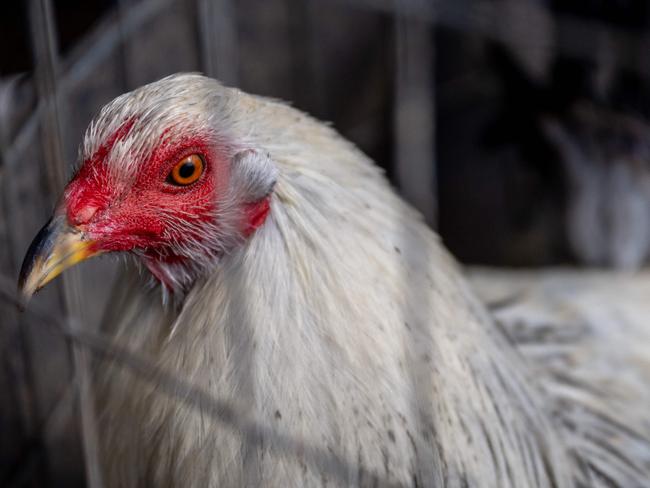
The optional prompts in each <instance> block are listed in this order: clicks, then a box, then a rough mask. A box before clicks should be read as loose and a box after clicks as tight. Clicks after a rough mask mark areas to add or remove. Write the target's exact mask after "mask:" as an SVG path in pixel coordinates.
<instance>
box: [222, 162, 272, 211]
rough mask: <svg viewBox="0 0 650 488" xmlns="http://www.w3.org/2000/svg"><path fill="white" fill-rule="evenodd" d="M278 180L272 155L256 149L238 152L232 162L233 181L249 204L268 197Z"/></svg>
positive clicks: (234, 186)
mask: <svg viewBox="0 0 650 488" xmlns="http://www.w3.org/2000/svg"><path fill="white" fill-rule="evenodd" d="M277 179H278V168H277V166H276V165H275V163H274V162H273V160H272V159H271V157H270V155H269V154H267V153H263V152H260V151H256V150H254V149H247V150H245V151H241V152H238V153H237V154H235V155H234V156H233V158H232V162H231V181H232V185H233V188H234V189H235V190H236V192H237V193H238V194H239V195H243V198H244V201H245V202H247V203H251V202H257V201H259V200H261V199H263V198H264V197H267V196H268V195H269V194H270V193H271V192H272V191H273V187H274V186H275V182H276V181H277Z"/></svg>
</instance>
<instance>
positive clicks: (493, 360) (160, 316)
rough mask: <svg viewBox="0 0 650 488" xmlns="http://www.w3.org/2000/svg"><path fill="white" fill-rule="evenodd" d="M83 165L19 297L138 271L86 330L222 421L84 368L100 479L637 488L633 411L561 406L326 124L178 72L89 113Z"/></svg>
mask: <svg viewBox="0 0 650 488" xmlns="http://www.w3.org/2000/svg"><path fill="white" fill-rule="evenodd" d="M81 159H82V160H81V166H80V169H79V171H78V172H77V174H76V176H75V177H74V178H73V179H72V181H71V182H70V183H69V184H68V186H67V188H66V190H65V192H64V194H63V196H62V198H61V200H60V202H59V203H58V205H57V207H56V210H55V212H54V217H53V219H52V220H51V221H50V222H49V223H48V224H47V225H46V226H45V227H44V229H43V231H41V233H39V235H38V236H37V238H36V239H35V241H34V243H33V244H32V246H31V248H30V250H29V251H28V253H27V257H26V259H25V262H24V264H23V269H22V271H21V279H20V285H21V288H22V290H23V293H24V294H25V296H30V295H31V294H33V293H34V292H35V291H36V290H37V289H39V288H40V287H42V286H44V285H45V284H46V283H47V282H48V281H49V280H51V279H52V278H54V277H55V276H56V275H57V274H59V273H60V272H61V271H62V270H63V269H65V268H66V267H68V266H71V265H73V264H75V263H77V262H79V261H81V260H83V259H86V258H87V257H90V256H92V255H95V254H99V253H108V252H111V253H129V254H130V255H133V256H135V261H136V262H138V263H141V264H142V265H143V266H144V268H146V269H147V270H148V271H149V272H145V273H144V275H141V274H138V273H137V272H134V271H133V270H131V271H128V272H127V273H126V274H125V275H124V276H123V278H122V279H121V280H120V281H119V283H118V285H117V289H116V293H115V296H114V297H113V299H112V301H111V306H110V312H109V314H108V317H107V320H106V330H107V332H108V333H110V334H111V335H112V337H113V340H114V341H115V342H116V343H117V344H121V345H122V346H124V347H127V348H128V349H130V350H131V351H133V352H135V353H137V354H139V355H141V356H143V357H146V358H149V359H150V360H151V361H152V362H153V363H155V364H156V365H157V366H158V367H160V368H161V369H162V370H165V371H169V372H172V373H173V374H174V375H175V376H176V377H178V378H180V379H182V380H183V381H185V382H188V383H190V384H192V385H194V386H196V387H198V388H200V389H201V390H202V391H203V392H205V393H206V394H207V395H210V396H211V397H213V398H215V399H218V400H219V401H220V402H222V404H225V405H228V407H229V411H230V412H232V417H233V419H232V422H224V421H223V419H220V418H215V416H213V415H210V412H209V410H208V409H205V408H202V407H199V408H192V407H191V406H189V405H188V403H187V402H184V401H183V399H182V398H178V397H175V396H170V395H168V394H167V392H165V391H161V389H160V388H159V387H158V385H157V384H156V383H155V382H147V381H144V380H143V379H142V378H139V377H136V376H134V375H132V374H131V373H130V372H129V371H128V370H125V369H122V368H121V366H120V364H119V363H117V362H113V363H108V364H105V363H104V364H101V365H100V367H99V368H98V370H97V372H96V380H97V382H96V390H97V391H96V395H97V415H98V429H99V438H100V441H101V450H100V452H101V459H102V463H103V475H104V477H105V481H106V485H107V486H110V487H134V486H157V487H166V486H169V487H207V486H213V487H217V486H219V487H228V486H232V487H240V486H275V487H289V486H296V487H306V486H328V485H329V486H419V487H424V486H427V487H467V486H480V487H495V488H505V487H515V488H522V487H533V486H535V487H578V486H620V487H640V486H644V485H645V486H648V480H650V441H649V439H650V425H649V422H648V419H650V406H649V405H643V404H635V403H634V402H633V401H630V403H629V405H628V408H629V412H622V411H618V410H614V409H611V408H610V409H607V408H601V407H603V406H605V407H606V406H607V405H609V404H608V403H607V402H599V401H598V397H597V396H593V395H592V396H591V397H590V398H593V403H589V402H582V401H580V402H578V401H574V399H572V398H571V397H569V396H567V395H563V394H562V392H561V391H559V390H558V389H557V387H556V382H555V381H554V379H553V377H552V375H551V374H550V373H548V372H547V371H545V370H544V369H542V368H540V367H538V363H536V362H531V361H529V360H528V359H527V358H526V357H525V356H523V355H522V354H521V352H520V351H519V350H518V349H517V346H516V345H515V344H514V343H513V342H512V341H511V340H510V339H509V337H508V336H507V335H506V333H505V332H504V331H503V330H502V329H501V328H500V327H499V326H497V325H495V323H494V322H493V321H492V320H491V318H490V317H489V316H488V314H487V313H486V311H485V309H484V308H483V306H482V305H481V304H480V303H479V302H478V301H477V300H476V299H475V298H474V296H473V294H472V292H471V291H470V290H469V289H468V286H467V285H466V283H465V281H464V280H463V278H462V277H461V275H460V273H459V270H458V269H457V266H456V264H455V263H454V262H453V260H452V259H451V258H450V257H449V255H448V254H447V252H446V251H445V250H444V249H443V247H442V246H441V245H440V243H439V241H438V238H437V237H436V236H435V235H434V233H433V232H432V231H431V230H429V229H428V228H427V227H426V226H425V225H424V223H423V222H422V221H421V219H420V217H419V216H418V215H417V213H416V212H415V211H414V210H412V209H411V208H410V207H409V206H408V205H407V204H405V203H404V202H403V201H402V200H401V199H400V198H399V197H398V196H397V195H396V194H395V192H394V191H393V190H392V189H391V188H390V187H389V185H388V184H387V182H386V180H385V178H384V177H383V176H382V174H381V173H380V171H379V170H378V169H377V168H376V167H375V166H374V165H373V163H372V161H370V160H369V159H368V158H367V157H366V156H364V155H363V154H362V153H361V152H360V151H359V150H357V149H356V148H355V147H354V146H353V145H352V144H350V143H349V142H347V141H346V140H344V139H343V138H341V137H340V136H339V135H338V134H337V133H336V132H335V131H334V130H333V129H331V128H330V127H328V126H326V125H324V124H321V123H319V122H317V121H316V120H314V119H312V118H310V117H309V116H307V115H305V114H302V113H300V112H299V111H298V110H295V109H293V108H291V107H289V106H287V105H285V104H283V103H280V102H277V101H273V100H268V99H264V98H260V97H255V96H251V95H247V94H245V93H242V92H241V91H239V90H235V89H232V88H226V87H223V86H222V85H220V84H219V83H218V82H216V81H214V80H212V79H209V78H206V77H203V76H200V75H197V74H179V75H174V76H170V77H168V78H165V79H163V80H160V81H158V82H156V83H152V84H150V85H147V86H144V87H141V88H139V89H137V90H134V91H133V92H131V93H127V94H125V95H123V96H121V97H118V98H117V99H115V100H114V101H113V102H111V103H110V104H108V105H107V106H106V107H104V109H103V110H102V111H101V113H100V114H99V116H98V117H97V118H96V120H95V121H93V123H92V124H91V125H90V128H89V129H88V131H87V133H86V136H85V140H84V144H83V151H82V157H81ZM152 281H153V282H154V283H155V286H153V287H152V286H150V284H151V282H152ZM161 291H162V294H163V295H164V296H165V297H166V299H165V300H164V303H163V300H161ZM591 340H602V341H606V340H607V337H606V336H605V337H592V338H591ZM573 347H574V351H573V353H575V354H577V355H580V354H583V353H585V351H584V350H583V349H581V347H583V346H581V345H580V344H576V345H573ZM585 347H588V345H587V346H585ZM645 350H646V351H648V352H649V353H650V344H648V345H645ZM625 367H626V368H630V370H632V369H634V368H637V370H638V369H639V368H638V365H635V364H629V365H625ZM619 373H620V375H621V376H624V375H626V374H627V371H626V369H625V368H623V369H621V371H620V372H619ZM641 373H642V374H646V375H647V374H648V371H647V370H646V371H641ZM646 377H647V376H646ZM574 386H575V388H577V389H578V390H580V391H584V392H585V393H586V394H587V395H588V394H589V392H590V384H589V383H588V381H585V382H584V384H580V385H574ZM612 391H615V389H612ZM635 393H638V394H637V395H636V396H635ZM630 398H631V399H633V398H638V399H639V400H641V399H643V398H647V392H643V391H640V392H631V397H630ZM576 409H582V410H584V412H583V414H582V413H580V412H579V413H578V414H576ZM603 433H606V435H604V434H603Z"/></svg>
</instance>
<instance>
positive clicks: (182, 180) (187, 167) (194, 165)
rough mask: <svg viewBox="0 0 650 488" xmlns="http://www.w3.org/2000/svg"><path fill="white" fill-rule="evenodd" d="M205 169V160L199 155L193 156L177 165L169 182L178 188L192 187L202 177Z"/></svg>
mask: <svg viewBox="0 0 650 488" xmlns="http://www.w3.org/2000/svg"><path fill="white" fill-rule="evenodd" d="M204 167H205V164H204V163H203V158H202V157H201V156H200V155H198V154H191V155H190V156H186V157H184V158H183V159H181V160H180V161H179V162H178V163H176V165H175V166H174V168H173V169H172V172H171V173H169V177H168V178H167V181H168V182H169V183H171V184H173V185H178V186H187V185H191V184H192V183H194V182H195V181H196V180H198V179H199V178H200V177H201V175H202V174H203V169H204Z"/></svg>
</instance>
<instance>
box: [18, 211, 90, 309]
mask: <svg viewBox="0 0 650 488" xmlns="http://www.w3.org/2000/svg"><path fill="white" fill-rule="evenodd" d="M97 254H99V251H97V250H96V242H95V241H93V240H90V239H87V238H86V236H85V235H84V233H83V232H82V231H81V230H80V229H78V228H76V227H72V226H70V225H69V224H68V223H67V219H66V218H65V216H57V217H54V218H52V219H51V220H50V221H49V222H48V223H47V224H45V226H44V227H43V228H42V229H41V230H40V232H39V233H38V234H37V235H36V237H35V238H34V240H33V241H32V243H31V245H30V246H29V249H28V250H27V254H26V255H25V259H24V260H23V265H22V267H21V269H20V277H19V278H18V289H19V291H20V293H21V295H22V298H23V301H24V302H25V303H26V302H27V301H28V300H29V299H30V298H31V297H32V295H33V294H34V293H36V292H37V291H38V290H40V289H41V288H43V287H44V286H45V285H46V284H48V283H49V282H50V281H52V280H53V279H54V278H56V277H57V276H59V275H60V274H61V273H62V272H63V271H64V270H66V269H67V268H69V267H71V266H74V265H75V264H77V263H80V262H81V261H84V260H86V259H88V258H90V257H92V256H95V255H97Z"/></svg>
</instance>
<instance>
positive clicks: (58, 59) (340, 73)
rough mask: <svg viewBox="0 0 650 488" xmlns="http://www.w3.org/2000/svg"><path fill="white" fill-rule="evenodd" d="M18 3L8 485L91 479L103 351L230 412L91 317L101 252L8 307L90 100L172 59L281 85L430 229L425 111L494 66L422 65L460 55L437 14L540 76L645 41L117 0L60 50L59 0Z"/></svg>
mask: <svg viewBox="0 0 650 488" xmlns="http://www.w3.org/2000/svg"><path fill="white" fill-rule="evenodd" d="M27 13H28V21H29V27H28V28H29V34H30V39H31V44H32V51H33V61H34V63H33V71H32V73H31V74H30V75H27V76H20V77H13V78H5V79H3V80H0V82H1V83H2V85H1V86H0V157H1V159H0V207H1V211H0V215H1V217H0V243H1V244H0V246H1V248H2V250H3V251H2V253H0V297H1V299H2V300H1V301H0V313H1V316H2V319H0V323H1V327H0V350H1V352H0V361H1V363H2V370H1V371H0V391H2V392H3V393H2V395H0V432H2V436H0V486H8V487H13V486H16V487H18V486H35V487H36V486H38V487H43V486H67V487H71V486H85V485H87V486H92V487H97V486H102V480H101V474H100V472H99V469H98V467H97V466H98V465H97V450H96V444H97V443H96V439H95V435H96V433H95V431H94V429H93V413H92V409H91V408H90V406H89V405H90V402H91V393H92V391H91V390H92V388H91V384H90V383H91V380H90V373H89V371H90V368H91V367H93V365H94V364H96V361H101V360H102V358H106V357H110V358H111V359H113V360H117V361H120V362H122V363H123V364H124V367H125V368H129V369H131V370H132V371H134V372H135V374H138V375H141V376H143V377H145V378H150V379H152V380H155V381H157V382H159V383H161V384H163V389H167V390H168V391H169V393H170V394H175V395H180V396H183V397H186V398H188V401H189V402H191V403H194V404H195V405H198V406H200V407H201V408H206V409H208V410H211V411H212V412H213V413H214V415H215V416H216V417H218V418H219V419H221V420H223V421H226V422H229V421H232V415H231V412H229V410H228V408H227V407H226V406H224V405H221V404H220V403H219V402H218V399H210V398H205V395H203V394H202V393H201V392H200V391H196V390H194V389H193V388H192V386H191V385H187V384H185V383H183V382H182V381H181V380H180V379H177V378H174V377H173V375H171V374H169V373H168V372H167V373H166V372H160V371H155V369H154V368H152V367H151V365H149V364H148V363H147V361H146V358H139V357H134V356H132V355H130V354H129V352H128V351H125V350H121V349H119V348H116V347H115V346H113V345H111V344H110V342H109V341H108V340H107V339H106V338H105V337H103V336H102V335H101V333H100V332H99V324H100V322H101V318H102V313H103V310H104V309H105V308H106V307H107V306H109V307H110V303H108V300H109V297H110V289H111V287H112V285H113V280H114V273H115V268H116V267H115V265H114V263H112V262H110V261H108V260H107V261H98V262H94V263H90V264H89V265H88V266H84V267H82V268H81V269H80V270H75V269H73V270H70V271H69V272H66V275H65V276H64V277H63V278H64V279H63V280H61V281H60V282H59V283H55V284H53V285H52V286H49V287H48V288H47V289H45V290H43V292H42V293H41V294H40V296H39V299H38V300H37V303H36V304H34V306H31V305H30V307H29V309H28V310H27V311H25V312H19V311H18V309H17V304H18V300H17V298H16V293H15V280H16V277H17V274H18V270H19V267H20V263H21V258H22V256H23V254H24V252H25V250H26V249H27V247H28V245H29V242H30V240H31V238H32V237H33V236H34V235H35V233H36V231H37V227H38V225H39V223H43V222H45V220H46V219H47V217H48V216H49V213H50V211H51V209H52V208H53V205H54V202H55V200H56V198H57V196H58V195H59V194H60V191H61V189H62V188H63V185H64V184H65V182H66V180H67V179H68V178H69V177H70V175H71V173H72V171H73V167H74V164H75V162H76V159H77V148H78V145H79V143H80V141H81V139H82V135H83V131H84V129H85V127H86V125H87V124H88V122H89V120H90V119H91V118H92V116H93V114H94V113H96V112H97V110H98V109H99V108H100V107H101V106H102V105H103V104H104V103H106V102H108V101H109V100H111V99H113V98H114V97H115V96H117V95H119V94H120V93H123V92H125V91H127V90H130V89H133V88H135V87H137V86H140V85H142V84H144V83H147V82H150V81H154V80H156V79H159V78H161V77H163V76H165V75H167V74H171V73H175V72H180V71H201V72H204V73H205V74H207V75H209V76H213V77H216V78H218V79H220V80H222V81H223V82H224V83H225V84H228V85H233V86H238V87H241V88H242V89H244V90H245V91H248V92H253V93H257V94H261V95H268V96H272V97H277V98H281V99H285V100H291V101H292V103H294V105H296V106H297V107H299V108H301V109H303V110H306V111H308V112H310V113H312V114H314V115H316V116H317V117H318V118H320V119H323V120H328V121H332V122H333V124H334V125H335V126H336V127H337V128H338V129H339V130H341V132H343V134H344V135H346V136H347V137H348V138H349V139H351V140H353V141H354V142H355V143H357V144H358V145H359V146H360V147H361V148H362V149H363V150H364V151H365V152H367V153H368V154H370V155H371V156H372V157H373V158H374V159H375V160H376V161H377V162H378V163H379V164H380V165H382V166H383V167H384V169H385V170H386V171H387V172H388V174H389V175H390V176H391V179H392V181H393V182H394V183H395V185H396V186H397V187H398V188H399V190H400V192H401V193H402V194H403V195H404V196H405V198H406V199H407V200H409V201H410V202H411V203H412V204H413V205H415V206H416V207H417V208H418V209H419V210H420V212H422V213H423V214H424V216H425V218H426V220H427V221H428V222H429V223H430V224H431V225H433V226H439V227H442V228H443V231H444V228H445V225H448V224H445V220H442V221H441V219H443V218H444V215H443V216H442V217H441V212H440V208H439V207H440V205H439V201H440V195H439V194H438V193H439V192H438V187H439V185H438V183H439V181H440V176H441V172H440V171H439V169H440V168H439V165H438V164H437V159H436V158H437V157H438V156H439V154H441V152H442V153H444V154H446V157H456V156H457V155H458V150H457V148H456V149H454V151H455V152H454V151H452V154H451V156H449V152H447V153H445V151H446V149H439V148H437V147H436V134H438V136H439V137H440V134H441V132H444V131H445V130H449V129H447V128H440V127H436V124H437V120H440V118H441V117H440V112H441V111H444V110H446V105H444V104H448V103H449V100H450V99H454V96H456V97H460V96H462V94H461V92H462V91H463V90H464V89H465V88H466V87H467V86H468V84H472V83H474V85H473V86H474V88H473V89H474V90H481V89H484V87H485V85H489V82H490V80H487V81H486V80H483V84H476V80H472V79H466V78H463V77H456V78H454V79H453V80H452V81H449V82H446V81H445V82H440V81H438V82H437V83H436V79H439V78H440V76H438V73H436V72H435V71H434V68H436V67H438V66H441V65H442V66H443V67H444V73H443V75H446V74H447V73H454V72H456V71H462V69H461V68H462V66H460V67H459V66H458V65H461V64H462V62H463V60H462V59H461V60H460V61H459V60H458V59H455V58H454V57H453V56H450V55H449V52H450V50H448V49H447V50H445V49H440V50H438V48H439V45H440V43H442V44H443V47H444V45H447V46H448V45H449V44H454V43H455V42H456V41H457V39H456V38H454V37H453V34H449V33H450V32H451V33H454V32H462V33H463V35H465V36H466V38H465V41H464V42H463V43H462V45H459V46H458V49H461V50H462V49H465V50H466V51H472V52H473V53H476V52H478V53H479V54H478V58H480V56H481V53H483V52H484V44H485V42H488V41H489V42H490V43H495V44H497V45H499V46H502V47H505V48H507V49H508V50H509V52H510V53H511V55H512V57H514V59H515V60H516V63H517V65H519V66H521V67H522V70H523V71H524V72H525V73H527V75H528V76H529V77H530V78H532V79H537V78H539V79H541V78H544V77H545V76H547V74H548V69H549V68H548V66H549V58H550V57H552V56H554V55H556V54H557V53H560V54H563V55H565V56H569V57H575V58H579V59H581V60H587V61H589V62H600V60H601V56H602V54H601V53H602V52H612V51H611V50H610V51H607V50H606V49H605V50H595V49H593V46H592V43H591V41H593V39H599V40H601V41H602V42H603V43H604V44H607V42H609V43H610V44H616V42H618V41H619V40H620V39H624V40H627V41H628V42H629V43H631V44H634V46H636V48H638V49H639V52H642V47H643V46H644V45H646V44H647V42H646V38H645V37H643V36H641V37H640V38H639V39H636V38H633V37H634V36H633V35H632V34H630V33H629V32H627V31H621V30H616V29H613V28H611V27H608V26H606V25H601V24H598V23H597V22H592V21H584V20H581V19H580V17H579V16H576V15H573V16H566V15H565V16H558V15H556V13H554V12H552V11H551V10H550V7H549V6H548V5H547V2H543V1H534V0H530V1H482V0H463V1H456V0H455V1H447V2H444V1H439V2H434V1H431V0H395V1H393V0H328V1H319V0H265V1H264V2H255V1H252V0H242V1H234V0H116V1H115V2H112V3H111V6H110V8H109V10H108V11H107V12H106V13H105V14H103V15H102V17H101V18H100V19H99V21H98V22H97V23H96V24H95V25H94V26H93V27H92V28H91V29H90V30H89V31H88V32H86V33H85V35H84V36H82V37H81V38H80V39H79V40H78V42H77V43H76V45H74V46H73V48H71V49H68V50H67V51H66V52H62V51H61V50H60V49H59V47H58V37H57V30H58V29H59V26H57V22H56V18H57V16H56V2H54V1H52V0H29V1H28V2H27ZM559 31H561V33H562V35H557V32H559ZM586 40H587V41H586ZM477 45H480V47H479V48H477V47H476V46H477ZM608 45H609V44H608ZM614 52H615V51H614ZM465 59H474V60H476V59H477V56H476V54H474V55H473V57H472V56H466V57H465ZM624 63H626V66H625V67H626V69H628V68H629V69H632V70H633V71H634V72H635V73H637V74H640V75H641V76H644V77H647V76H648V75H650V61H649V60H648V59H647V56H646V57H645V59H643V58H641V57H640V56H639V57H634V56H627V57H626V58H625V60H624ZM443 81H444V80H443ZM479 85H480V86H479ZM477 86H479V88H476V87H477ZM437 102H440V103H437ZM461 103H465V102H461ZM440 104H443V105H442V106H440ZM447 110H448V109H447ZM461 156H462V154H461ZM481 174H482V173H481ZM447 176H448V175H447ZM450 178H452V177H450ZM452 179H453V178H452ZM440 186H442V185H440ZM454 188H455V190H458V186H456V187H454ZM473 203H474V204H476V203H477V202H473ZM478 204H479V205H480V202H478ZM452 214H453V212H452ZM454 215H455V216H454V217H453V218H457V215H456V214H454ZM443 235H444V232H443ZM452 240H453V239H452ZM460 245H461V243H459V246H460ZM164 385H166V386H164Z"/></svg>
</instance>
